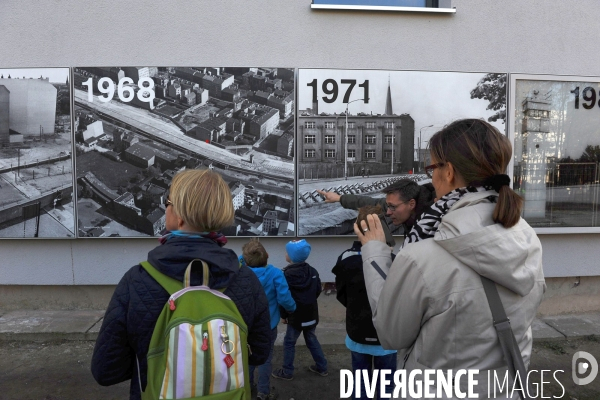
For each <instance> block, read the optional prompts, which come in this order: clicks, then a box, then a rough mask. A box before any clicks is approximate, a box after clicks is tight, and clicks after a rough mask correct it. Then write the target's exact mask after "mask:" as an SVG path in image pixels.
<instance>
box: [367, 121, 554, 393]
mask: <svg viewBox="0 0 600 400" xmlns="http://www.w3.org/2000/svg"><path fill="white" fill-rule="evenodd" d="M429 146H430V151H431V161H432V164H431V165H429V166H428V167H426V172H427V173H428V175H430V177H431V178H432V183H433V186H434V187H435V190H436V197H437V199H438V200H437V201H436V202H435V203H434V204H433V205H432V206H431V208H430V209H429V210H427V211H426V212H425V213H424V214H423V215H421V217H420V218H419V219H418V220H417V222H416V223H415V225H414V226H413V228H412V230H411V232H410V233H409V235H408V237H407V238H406V241H405V246H404V248H403V249H402V250H401V251H400V252H399V253H398V255H397V256H396V258H395V260H394V262H393V263H392V261H391V259H390V253H389V248H388V247H387V245H386V244H385V239H384V236H383V233H382V231H381V229H380V227H379V226H378V225H379V219H378V218H376V217H375V216H369V217H368V222H369V229H365V228H367V227H366V225H364V224H363V226H362V227H358V226H356V225H355V232H356V234H357V235H358V237H359V239H360V240H361V242H362V243H363V246H362V257H363V268H364V273H365V280H366V286H367V292H368V296H369V302H370V305H371V308H372V311H373V319H374V324H375V327H376V329H377V335H378V337H379V340H380V341H381V343H382V345H383V347H384V348H387V349H398V350H401V351H402V352H404V353H405V357H404V360H405V363H404V366H399V367H400V368H406V369H407V371H408V372H410V371H411V370H424V369H438V370H443V371H446V370H453V371H456V370H459V369H477V370H479V375H477V379H478V381H479V382H478V386H477V388H476V391H477V393H478V395H479V398H488V397H487V396H488V392H487V383H488V382H487V378H488V374H487V371H494V372H495V373H497V375H498V376H499V377H500V378H499V379H500V380H503V379H504V375H503V374H504V373H506V371H507V364H506V362H505V361H504V357H503V350H502V348H501V346H500V343H499V338H498V335H497V333H496V330H495V327H494V321H493V319H492V313H491V311H490V305H489V303H488V300H487V296H486V290H485V289H484V285H483V280H482V279H481V277H482V276H483V277H485V278H488V279H489V280H491V281H492V287H493V286H494V284H493V283H495V286H496V287H497V290H498V292H499V294H500V299H501V303H502V305H503V306H504V309H505V311H506V314H507V315H508V317H509V319H510V327H511V328H512V331H513V333H514V336H515V338H516V343H517V344H518V348H517V349H516V352H517V354H518V352H519V351H520V353H521V356H522V358H523V360H524V363H525V365H528V364H529V360H530V355H531V346H532V333H531V324H532V323H533V319H534V317H535V315H536V311H537V308H538V306H539V304H540V302H541V300H542V295H543V293H544V290H545V282H544V274H543V271H542V247H541V244H540V241H539V239H538V238H537V236H536V234H535V232H534V230H533V229H532V228H531V227H530V226H529V225H528V224H527V222H525V221H524V220H523V219H521V218H520V214H521V208H522V204H523V200H522V199H521V197H520V196H519V195H518V194H517V193H515V192H514V191H513V190H512V189H511V188H510V187H509V184H510V178H509V177H508V175H506V169H507V166H508V163H509V161H510V159H511V156H512V148H511V145H510V142H509V140H508V139H507V138H506V136H504V135H502V134H501V133H500V132H499V131H498V130H497V129H496V128H494V127H493V126H492V125H490V124H489V123H487V122H485V121H483V120H478V119H465V120H459V121H455V122H453V123H451V124H450V125H448V126H446V127H445V128H443V129H442V130H441V131H439V132H437V133H436V134H435V135H434V136H433V137H432V138H431V140H430V142H429ZM360 228H362V229H360ZM497 322H499V321H497ZM491 376H492V377H493V376H494V375H493V374H492V375H491ZM509 379H510V378H509ZM465 383H466V382H463V381H461V384H460V386H461V387H463V388H464V385H463V384H465ZM492 385H493V382H491V383H490V387H491V386H492ZM511 388H512V386H511ZM455 393H456V392H455ZM518 393H519V392H516V393H515V396H516V395H517V394H518ZM503 396H506V395H502V396H500V397H499V398H506V397H503ZM508 396H510V393H509V394H508ZM450 398H452V397H450Z"/></svg>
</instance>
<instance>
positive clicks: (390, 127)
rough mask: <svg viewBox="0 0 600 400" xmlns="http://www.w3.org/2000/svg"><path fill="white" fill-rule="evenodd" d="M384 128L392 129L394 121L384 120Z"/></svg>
mask: <svg viewBox="0 0 600 400" xmlns="http://www.w3.org/2000/svg"><path fill="white" fill-rule="evenodd" d="M385 129H394V123H393V122H386V123H385Z"/></svg>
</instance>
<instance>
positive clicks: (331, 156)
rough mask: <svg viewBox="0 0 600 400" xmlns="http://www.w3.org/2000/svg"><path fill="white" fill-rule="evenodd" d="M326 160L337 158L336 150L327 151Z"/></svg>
mask: <svg viewBox="0 0 600 400" xmlns="http://www.w3.org/2000/svg"><path fill="white" fill-rule="evenodd" d="M325 158H335V150H329V149H327V150H325Z"/></svg>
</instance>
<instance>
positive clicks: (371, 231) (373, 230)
mask: <svg viewBox="0 0 600 400" xmlns="http://www.w3.org/2000/svg"><path fill="white" fill-rule="evenodd" d="M367 221H368V222H369V225H368V226H369V228H367V224H366V222H365V221H361V222H360V224H361V226H360V227H359V226H358V224H357V223H354V233H356V236H358V240H360V242H361V243H362V244H363V245H365V244H367V242H370V241H371V240H379V241H380V242H383V243H385V233H384V232H383V228H382V227H381V220H380V219H379V216H378V215H377V214H369V215H367Z"/></svg>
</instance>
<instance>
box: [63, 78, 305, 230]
mask: <svg viewBox="0 0 600 400" xmlns="http://www.w3.org/2000/svg"><path fill="white" fill-rule="evenodd" d="M294 80H295V70H294V69H293V68H227V67H118V66H115V67H75V68H74V69H73V86H74V88H73V97H74V104H75V110H74V113H73V119H74V133H75V154H76V156H75V173H76V185H77V231H78V237H140V236H141V237H144V236H159V235H160V234H161V232H163V230H164V228H165V200H166V197H167V196H168V189H169V186H170V182H171V179H172V178H173V176H174V175H175V174H176V173H177V172H178V171H181V170H183V169H186V168H187V169H189V168H209V169H212V170H214V171H216V172H218V173H220V174H221V175H222V176H223V178H224V180H225V181H226V182H227V183H228V185H229V187H230V189H231V195H232V199H233V204H234V208H235V220H234V224H233V225H232V226H231V227H230V228H228V229H225V230H224V231H223V233H224V234H225V235H227V236H293V235H295V220H294V217H295V209H294V207H295V201H294V198H295V193H294V176H295V170H294V152H293V144H294V129H295V127H294V124H295V94H294V89H295V83H294Z"/></svg>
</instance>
